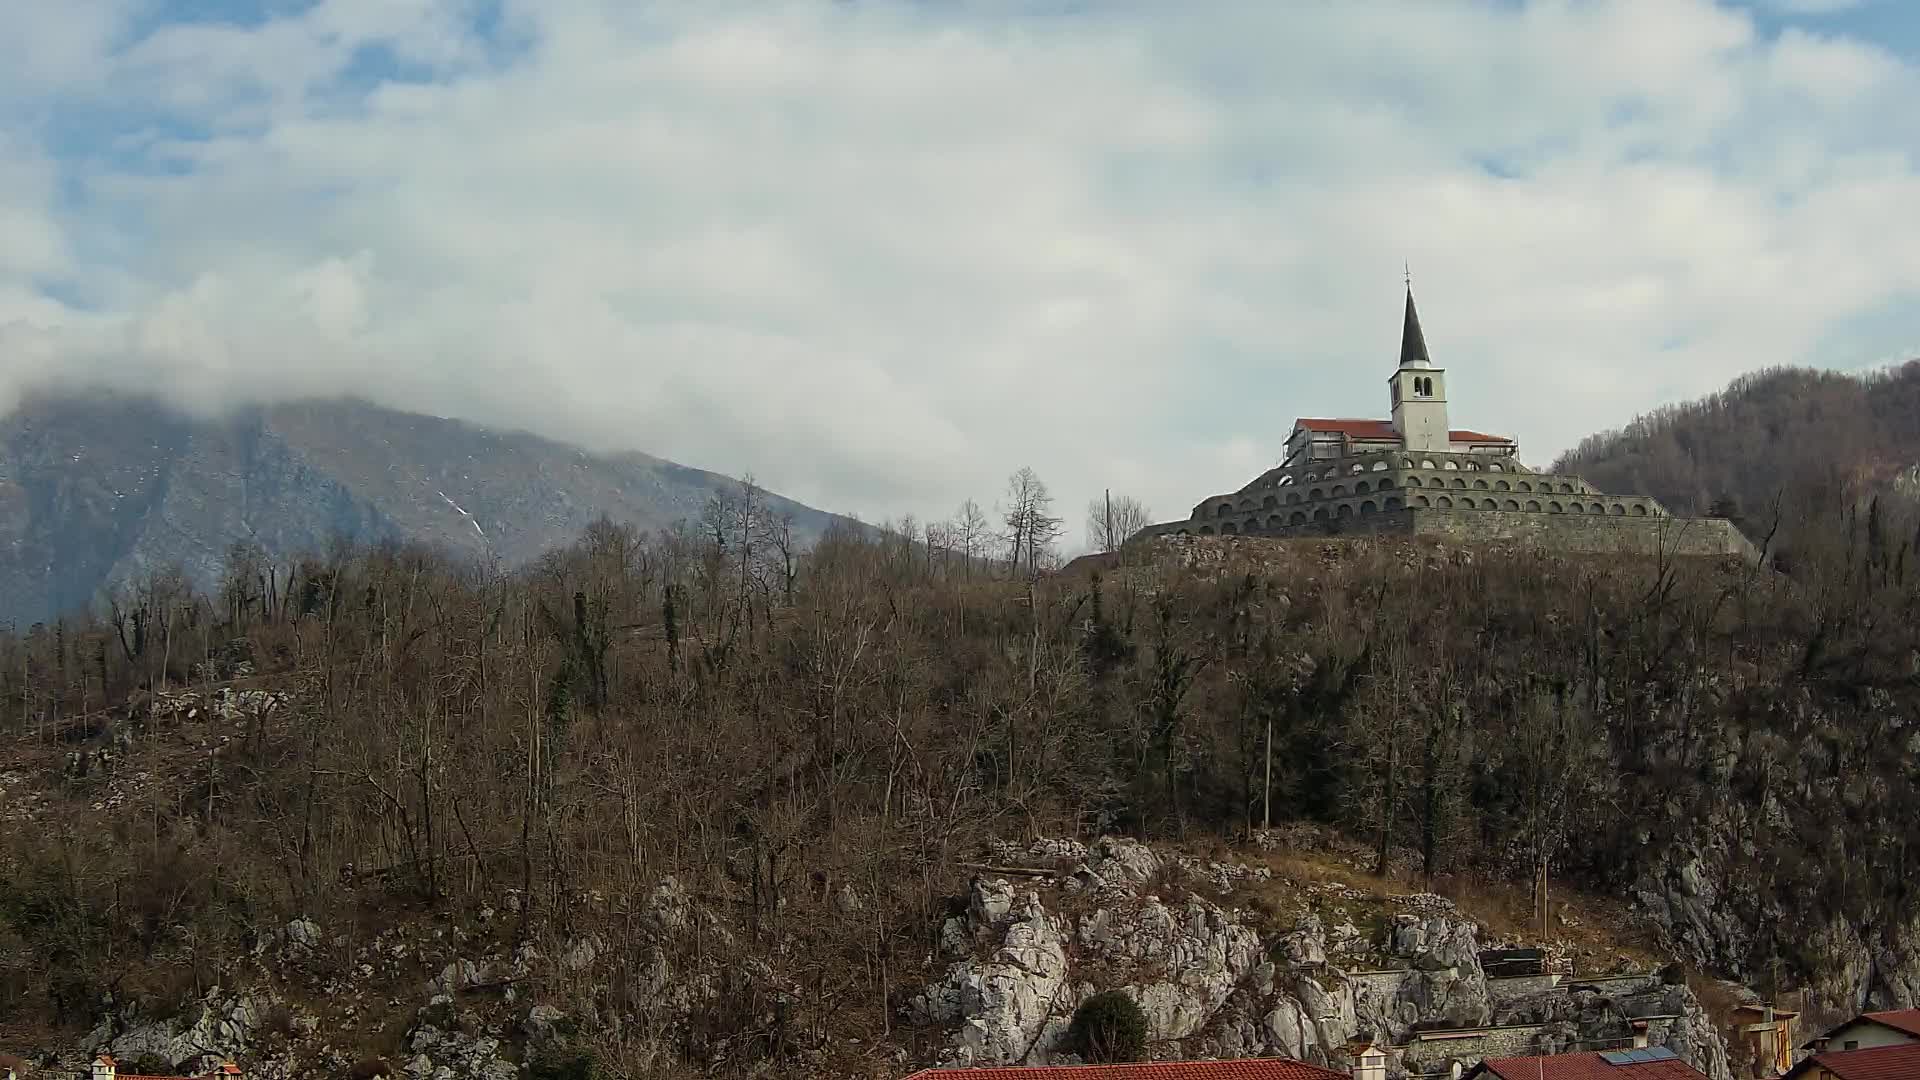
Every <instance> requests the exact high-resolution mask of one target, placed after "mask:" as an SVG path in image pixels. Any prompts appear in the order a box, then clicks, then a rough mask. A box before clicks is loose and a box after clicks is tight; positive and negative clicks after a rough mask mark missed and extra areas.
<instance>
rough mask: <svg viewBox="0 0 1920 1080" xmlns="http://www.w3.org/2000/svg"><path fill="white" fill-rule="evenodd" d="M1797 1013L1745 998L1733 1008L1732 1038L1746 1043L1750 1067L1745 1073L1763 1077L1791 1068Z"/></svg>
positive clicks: (1757, 1077) (1779, 1073) (1759, 1077)
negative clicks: (1745, 999) (1746, 1000)
mask: <svg viewBox="0 0 1920 1080" xmlns="http://www.w3.org/2000/svg"><path fill="white" fill-rule="evenodd" d="M1799 1016H1800V1014H1799V1013H1797V1012H1794V1011H1793V1010H1791V1009H1782V1008H1777V1007H1776V1006H1774V1005H1772V1004H1769V1003H1767V1002H1758V1001H1756V1002H1748V1003H1746V1004H1743V1005H1739V1006H1737V1007H1735V1008H1734V1010H1733V1016H1732V1020H1733V1038H1734V1041H1735V1042H1736V1043H1738V1044H1742V1045H1744V1046H1745V1047H1746V1051H1747V1054H1746V1056H1747V1060H1748V1063H1749V1064H1748V1068H1749V1069H1750V1070H1751V1071H1750V1072H1749V1073H1748V1074H1747V1075H1748V1076H1750V1077H1753V1078H1754V1080H1764V1078H1767V1077H1774V1076H1779V1075H1781V1074H1783V1073H1785V1072H1786V1071H1787V1070H1789V1069H1791V1068H1793V1022H1794V1020H1796V1019H1797V1018H1798V1017H1799Z"/></svg>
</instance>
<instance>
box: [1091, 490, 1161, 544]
mask: <svg viewBox="0 0 1920 1080" xmlns="http://www.w3.org/2000/svg"><path fill="white" fill-rule="evenodd" d="M1151 524H1153V517H1152V514H1151V512H1150V511H1149V510H1148V509H1147V507H1146V505H1145V504H1144V503H1142V502H1141V501H1140V500H1139V499H1136V498H1134V497H1133V496H1131V495H1111V494H1109V495H1104V496H1102V497H1100V498H1098V499H1095V500H1093V501H1092V502H1090V503H1088V504H1087V546H1088V547H1090V548H1092V549H1093V550H1095V551H1118V550H1120V545H1122V544H1124V543H1126V542H1127V540H1128V539H1129V538H1131V537H1132V536H1133V534H1134V533H1137V532H1139V531H1140V530H1141V529H1144V528H1146V527H1147V526H1149V525H1151Z"/></svg>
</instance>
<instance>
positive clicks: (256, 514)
mask: <svg viewBox="0 0 1920 1080" xmlns="http://www.w3.org/2000/svg"><path fill="white" fill-rule="evenodd" d="M732 483H733V481H731V480H730V479H728V478H727V477H724V476H720V475H718V474H715V473H709V472H703V471H701V470H698V469H689V468H686V467H684V466H680V465H676V464H674V463H673V462H670V461H665V460H662V459H659V458H654V457H649V456H647V455H644V454H637V453H632V454H621V455H612V456H603V455H594V454H588V453H586V452H584V451H581V450H579V449H578V448H576V447H572V446H568V445H566V444H564V443H558V442H553V441H551V440H547V439H541V438H537V437H535V436H532V435H527V434H524V433H511V432H499V431H493V430H489V429H487V428H482V427H478V426H475V425H472V424H467V423H463V422H461V421H458V420H447V419H441V418H438V417H429V416H420V415H414V414H409V413H401V412H395V411H393V410H389V409H382V408H377V407H375V406H372V405H369V404H367V403H365V402H360V401H352V400H327V401H308V402H301V403H296V404H291V405H282V406H275V407H272V408H265V409H256V410H250V411H246V412H243V413H240V414H236V415H233V416H230V417H226V418H222V419H219V420H211V421H202V420H195V419H189V418H186V417H183V416H181V415H179V414H177V413H174V412H172V411H170V410H168V409H166V408H164V407H163V406H161V405H159V404H158V403H156V402H154V401H151V400H146V399H138V398H119V397H111V396H89V397H85V398H80V397H41V398H37V399H32V400H29V401H28V402H26V403H24V404H23V405H22V406H21V407H20V408H18V409H16V410H15V411H14V412H13V413H12V414H11V415H9V416H8V417H6V418H5V419H4V420H0V619H12V620H14V621H15V623H16V624H21V625H24V624H26V623H29V622H32V621H35V620H40V619H45V618H48V617H50V616H52V615H54V614H56V613H60V612H67V611H72V610H75V609H77V608H79V607H82V606H84V605H86V604H88V603H90V602H92V600H93V599H94V598H95V597H96V596H97V594H98V592H99V590H100V589H101V587H102V586H104V585H106V584H107V583H109V582H112V581H117V580H125V579H128V578H131V577H137V576H138V575H140V574H141V573H142V572H144V571H146V570H148V569H154V568H161V567H165V566H170V565H174V564H178V565H180V566H182V567H183V568H184V569H185V570H186V571H187V573H188V574H189V576H191V577H192V578H194V579H195V580H196V581H199V582H201V583H206V582H209V581H211V580H213V579H214V577H215V576H216V575H217V574H218V573H219V571H220V568H221V565H222V563H223V561H224V559H225V556H226V552H227V550H228V548H229V547H230V546H231V545H232V544H233V543H234V542H235V541H240V540H251V541H253V542H256V543H258V544H260V545H261V546H262V547H263V548H264V549H265V550H266V551H268V552H269V553H272V554H282V555H284V554H292V553H297V552H302V551H313V550H318V549H320V548H322V547H324V546H325V545H326V544H327V543H328V542H329V540H331V539H332V538H333V537H336V536H344V537H350V538H353V539H357V540H362V541H367V540H380V539H388V538H406V539H416V540H422V541H426V542H429V543H432V544H435V545H437V546H441V547H444V548H447V549H450V550H452V551H454V552H457V553H459V554H462V555H467V556H474V557H480V558H489V559H493V558H497V559H498V560H500V561H501V562H502V563H504V564H507V565H514V564H518V563H523V562H526V561H528V560H530V559H533V558H535V557H537V556H538V555H539V554H540V553H541V552H543V551H545V550H547V549H548V548H549V547H551V546H553V545H555V544H558V543H562V542H565V541H567V540H570V539H572V538H573V537H574V536H576V535H577V534H578V533H579V531H580V530H581V529H582V528H583V527H584V526H585V525H587V524H588V523H589V522H591V521H593V520H594V519H595V518H597V517H600V516H601V515H603V514H604V515H606V516H608V517H610V518H612V519H614V520H616V521H622V522H627V523H631V524H634V525H636V526H639V527H642V528H660V527H664V526H667V525H670V524H672V523H673V522H675V521H678V520H681V519H683V518H690V517H694V516H697V515H698V514H699V512H700V509H701V507H702V506H703V505H705V503H706V501H707V499H708V498H709V497H710V496H711V495H712V494H713V493H714V492H716V491H719V490H722V489H724V488H726V487H728V486H729V485H731V484H732ZM773 503H774V506H775V508H776V509H777V510H781V511H785V512H789V513H791V514H792V515H793V516H794V520H795V525H796V527H797V528H798V529H799V531H800V532H801V533H802V534H805V535H813V534H817V533H818V532H819V531H820V530H821V529H823V528H825V527H826V526H827V524H829V523H830V522H831V521H833V520H834V517H833V515H830V514H826V513H822V512H820V511H817V510H814V509H812V508H810V507H807V506H803V505H801V504H799V503H795V502H792V501H791V500H786V499H781V498H779V497H778V496H774V497H773Z"/></svg>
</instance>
